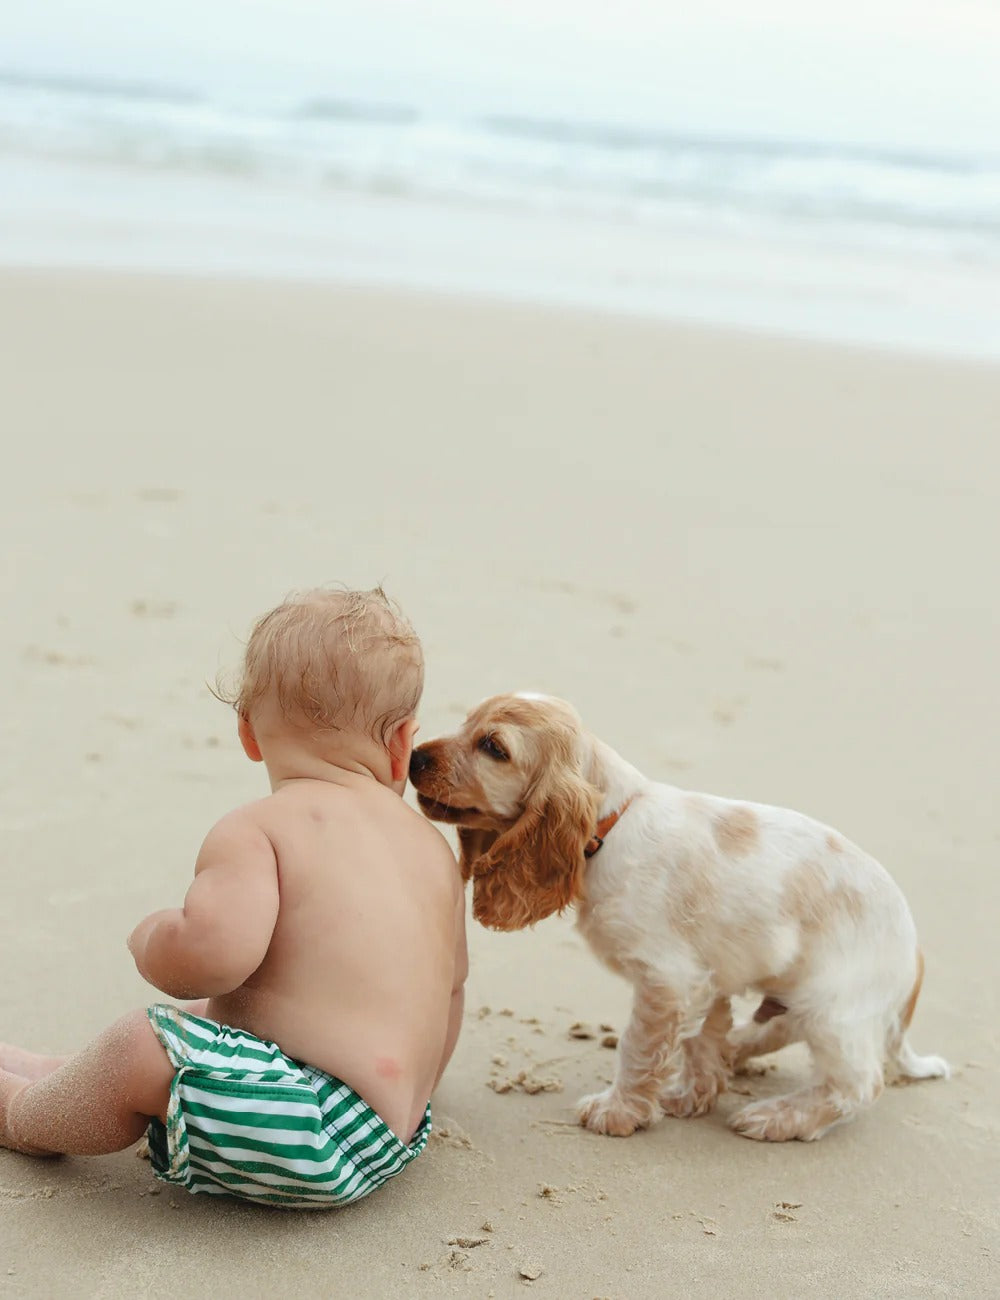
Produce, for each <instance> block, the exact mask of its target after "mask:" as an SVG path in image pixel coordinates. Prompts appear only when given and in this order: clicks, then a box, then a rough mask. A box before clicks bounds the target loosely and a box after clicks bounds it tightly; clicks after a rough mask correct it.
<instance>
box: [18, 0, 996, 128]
mask: <svg viewBox="0 0 1000 1300" xmlns="http://www.w3.org/2000/svg"><path fill="white" fill-rule="evenodd" d="M137 15H141V16H137ZM997 67H1000V0H936V2H935V3H926V2H925V0H905V2H904V0H835V2H834V0H795V2H794V3H793V2H792V0H754V2H753V3H750V2H749V0H691V2H690V3H685V4H683V5H681V4H674V3H671V0H653V2H651V0H642V2H641V0H615V2H614V3H611V0H530V2H529V0H145V2H144V3H143V4H142V5H141V6H137V5H136V4H135V2H134V0H32V2H31V3H30V4H15V3H11V2H10V0H8V2H7V3H3V4H0V68H4V69H8V70H9V69H20V70H32V71H37V72H58V73H72V74H76V75H91V76H102V77H120V78H121V79H123V80H147V79H154V80H164V81H168V82H171V83H178V84H180V85H186V86H191V87H194V88H199V89H209V90H210V89H213V88H215V87H218V86H228V87H230V88H235V89H238V90H241V91H244V92H249V93H258V94H268V93H273V94H290V93H292V92H294V93H301V94H321V93H328V94H340V95H349V96H352V97H358V98H369V99H376V100H380V101H385V100H389V101H397V102H398V101H402V102H407V103H413V102H416V103H418V104H420V105H423V106H427V107H432V108H433V107H442V108H448V107H449V106H452V107H454V106H458V107H461V108H472V109H478V110H484V111H491V112H495V111H507V112H515V113H525V114H529V113H530V114H535V115H545V116H551V117H571V118H575V119H580V118H589V119H591V120H594V121H618V122H634V123H642V124H644V125H649V124H650V123H653V124H655V125H657V126H660V127H662V128H666V129H681V130H683V129H688V130H695V131H703V132H706V133H712V132H729V133H733V132H735V133H747V134H751V135H776V136H780V137H785V138H787V137H789V136H796V137H800V138H809V139H816V138H820V139H830V140H836V141H856V142H861V143H879V144H885V143H897V144H901V145H910V146H917V147H931V148H957V149H968V150H977V149H978V150H990V151H993V152H996V151H1000V76H998V75H997V73H996V69H997Z"/></svg>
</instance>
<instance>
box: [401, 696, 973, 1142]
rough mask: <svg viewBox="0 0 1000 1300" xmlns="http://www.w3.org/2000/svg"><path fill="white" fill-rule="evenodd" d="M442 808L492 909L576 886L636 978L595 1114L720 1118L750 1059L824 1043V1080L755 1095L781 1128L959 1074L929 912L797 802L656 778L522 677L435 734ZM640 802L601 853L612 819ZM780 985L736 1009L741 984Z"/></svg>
mask: <svg viewBox="0 0 1000 1300" xmlns="http://www.w3.org/2000/svg"><path fill="white" fill-rule="evenodd" d="M411 779H412V780H413V782H414V784H415V786H416V788H417V791H418V793H419V797H420V802H421V805H422V807H423V808H424V811H425V812H426V813H427V815H428V816H430V817H432V818H435V819H437V820H441V821H450V822H453V823H456V824H457V825H458V827H459V838H460V843H461V858H462V862H461V865H462V871H463V874H464V876H465V878H466V879H470V878H471V879H472V880H473V882H474V903H473V908H474V914H475V916H476V917H477V919H479V920H480V921H482V922H483V923H484V924H485V925H488V926H492V927H494V928H497V929H505V930H509V929H519V928H521V927H522V926H525V925H531V924H534V922H535V921H538V920H541V919H542V918H543V917H544V916H548V915H550V914H551V913H552V912H555V911H561V910H562V908H564V907H566V906H567V905H569V904H571V903H572V904H575V906H576V909H577V922H578V925H579V928H580V931H581V933H582V934H583V935H584V937H585V938H586V939H587V941H588V943H589V944H590V946H591V947H592V949H593V950H594V952H595V953H596V954H597V956H598V957H599V958H601V960H602V961H604V962H605V964H606V965H608V966H609V967H610V968H611V969H612V970H613V971H616V972H617V973H619V974H621V975H623V976H624V977H625V978H626V979H628V980H629V981H630V982H631V983H632V985H633V987H634V1004H633V1010H632V1016H631V1019H630V1021H629V1024H628V1027H627V1028H626V1030H625V1032H624V1034H623V1035H622V1038H621V1042H620V1044H619V1049H618V1060H617V1071H616V1077H615V1080H614V1083H613V1084H612V1085H611V1087H610V1088H608V1089H607V1090H606V1091H604V1092H601V1093H597V1094H595V1095H594V1096H591V1097H585V1098H584V1099H583V1100H582V1102H581V1103H580V1108H579V1116H580V1120H581V1123H583V1124H585V1125H586V1126H587V1127H588V1128H590V1129H593V1130H595V1131H596V1132H599V1133H611V1134H617V1135H620V1136H625V1135H627V1134H629V1133H632V1132H634V1130H635V1129H637V1128H641V1127H644V1126H646V1125H649V1124H652V1123H653V1122H655V1121H656V1120H657V1119H658V1118H659V1117H660V1116H661V1114H663V1113H666V1114H669V1115H678V1116H689V1115H702V1114H705V1113H706V1112H707V1111H709V1110H710V1109H711V1108H712V1106H713V1105H714V1103H715V1100H716V1097H717V1096H718V1094H719V1092H720V1091H722V1090H723V1089H724V1088H725V1086H726V1080H727V1076H728V1073H729V1071H730V1069H732V1068H736V1069H739V1068H740V1067H741V1066H742V1065H743V1064H744V1063H745V1062H746V1061H747V1060H748V1059H750V1058H751V1057H755V1056H760V1055H763V1054H765V1053H768V1052H772V1051H776V1050H777V1049H778V1048H780V1047H784V1046H785V1045H786V1044H787V1043H791V1042H797V1041H804V1042H805V1043H807V1044H808V1046H809V1049H810V1051H811V1054H812V1058H813V1063H814V1073H815V1077H814V1080H813V1081H812V1083H811V1084H810V1085H809V1086H808V1087H805V1088H802V1089H800V1090H798V1091H795V1092H791V1093H789V1094H787V1095H784V1096H779V1097H774V1098H768V1099H766V1100H762V1101H755V1102H752V1103H751V1104H749V1105H746V1106H744V1107H742V1109H740V1110H739V1111H738V1112H737V1113H736V1114H735V1115H733V1116H732V1118H731V1119H730V1124H731V1125H732V1127H733V1128H734V1129H735V1130H736V1131H737V1132H738V1133H741V1134H743V1135H745V1136H746V1137H751V1138H757V1139H761V1140H767V1141H785V1140H787V1139H790V1138H799V1139H803V1140H811V1139H815V1138H818V1137H821V1136H822V1135H823V1134H824V1133H825V1132H826V1131H827V1130H828V1129H829V1128H831V1127H832V1126H833V1125H834V1124H837V1123H840V1122H841V1121H843V1120H846V1119H848V1118H850V1116H852V1115H853V1114H854V1113H855V1112H857V1111H858V1110H860V1109H861V1108H862V1107H865V1106H868V1105H870V1104H871V1103H872V1102H873V1101H875V1099H876V1098H877V1097H878V1096H879V1094H880V1092H881V1091H882V1087H883V1081H884V1078H885V1074H886V1070H887V1068H888V1071H889V1072H890V1073H891V1074H892V1075H894V1076H902V1077H906V1078H928V1077H931V1076H947V1074H948V1066H947V1064H946V1062H945V1061H943V1060H942V1059H941V1058H940V1057H936V1056H917V1055H916V1054H915V1053H914V1052H913V1050H912V1048H911V1047H910V1046H909V1044H908V1043H907V1041H906V1036H905V1035H906V1029H907V1027H908V1025H909V1022H910V1018H911V1016H912V1015H913V1009H914V1006H915V1004H916V999H917V994H918V992H919V989H920V981H921V978H922V974H923V959H922V957H921V954H920V950H919V948H918V947H917V936H916V929H915V927H914V923H913V918H912V916H911V914H910V910H909V908H908V906H907V904H906V900H905V899H904V897H903V895H902V893H901V892H900V890H899V888H898V886H897V885H896V884H895V882H894V881H893V880H892V879H891V877H890V876H889V874H888V873H887V872H886V871H885V870H884V869H883V868H882V867H881V866H880V865H879V863H877V862H876V861H875V860H874V859H873V858H871V857H869V856H868V855H867V854H866V853H864V852H862V850H861V849H859V848H858V847H857V846H856V845H854V844H852V843H850V842H849V841H848V840H846V839H845V838H844V837H843V836H842V835H840V834H838V833H837V832H836V831H833V830H831V829H830V828H829V827H827V826H823V825H821V824H820V823H818V822H816V821H813V820H812V819H811V818H809V817H806V816H803V815H802V814H801V813H797V812H792V811H790V810H789V809H786V808H776V807H770V806H768V805H765V804H757V803H745V802H737V801H734V800H731V799H722V798H718V797H716V796H713V795H705V794H693V793H689V792H687V791H684V790H680V789H678V788H676V787H674V786H670V785H663V784H660V783H658V782H654V781H650V780H647V778H646V777H644V776H643V775H642V774H641V773H640V772H639V771H637V770H636V768H634V767H633V766H632V765H631V764H630V763H628V762H626V761H625V759H623V758H621V757H620V756H619V755H618V754H616V753H615V751H614V750H613V749H611V748H610V747H609V746H607V745H605V744H603V743H602V742H601V741H600V740H598V739H596V737H594V736H592V735H590V734H589V733H588V732H587V731H586V730H585V729H584V728H583V726H582V724H581V721H580V719H579V716H578V715H577V713H576V711H575V710H574V709H573V708H572V707H571V706H570V705H569V704H567V703H565V702H564V701H562V700H557V699H555V698H554V697H547V696H537V695H502V696H496V697H493V698H492V699H490V700H487V701H485V702H484V703H483V704H482V705H480V706H479V707H478V708H477V709H475V710H474V711H473V712H472V713H471V714H470V715H469V717H468V718H467V719H466V721H465V723H464V724H463V726H462V727H461V729H460V730H459V731H458V732H457V733H456V734H455V735H454V736H451V737H445V738H442V739H440V740H434V741H430V742H429V743H428V744H426V745H422V746H420V748H419V749H418V750H417V751H416V753H415V757H414V760H413V763H412V766H411ZM626 804H627V805H628V806H627V808H626V810H625V812H624V813H623V814H622V816H621V818H620V820H619V821H618V822H617V823H616V824H615V825H614V826H613V828H612V829H610V831H609V832H608V834H607V836H606V838H605V840H604V843H603V845H602V847H601V848H600V849H599V851H598V852H597V853H595V854H594V856H592V857H591V858H590V859H589V860H588V859H586V858H585V856H584V849H585V847H586V846H587V843H588V840H590V838H591V836H592V835H593V834H594V828H595V826H596V825H597V822H598V821H599V820H600V819H602V818H604V817H605V816H607V815H609V814H611V813H614V812H615V811H617V810H619V809H622V808H624V807H625V805H626ZM748 991H750V992H756V993H758V994H761V995H762V1001H761V1004H760V1006H759V1007H758V1009H757V1012H756V1013H755V1018H754V1019H752V1020H751V1021H750V1022H749V1023H748V1024H746V1025H742V1026H740V1027H739V1028H737V1029H733V1028H732V1015H731V1011H730V999H731V998H732V997H733V996H735V995H739V994H743V993H746V992H748Z"/></svg>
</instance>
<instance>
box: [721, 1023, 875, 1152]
mask: <svg viewBox="0 0 1000 1300" xmlns="http://www.w3.org/2000/svg"><path fill="white" fill-rule="evenodd" d="M881 1033H882V1026H881V1024H875V1023H872V1022H870V1021H863V1022H861V1023H860V1024H852V1025H838V1026H829V1025H824V1026H822V1027H820V1026H810V1027H809V1029H808V1031H807V1032H806V1033H805V1035H804V1037H805V1039H806V1041H807V1042H808V1044H809V1047H810V1049H811V1051H812V1054H813V1060H814V1062H815V1067H816V1075H817V1078H818V1082H817V1083H816V1084H814V1085H813V1086H812V1087H811V1088H803V1089H801V1090H800V1091H798V1092H790V1093H786V1094H785V1095H784V1096H781V1097H770V1098H768V1099H766V1100H764V1101H755V1102H751V1104H750V1105H749V1106H744V1107H743V1108H742V1109H741V1110H738V1111H737V1112H736V1114H735V1115H733V1116H731V1117H730V1120H729V1124H730V1127H731V1128H733V1129H735V1131H736V1132H737V1133H739V1134H741V1135H742V1136H743V1137H748V1138H754V1139H755V1140H756V1141H758V1142H788V1141H791V1140H792V1139H797V1140H798V1141H800V1142H814V1141H815V1140H816V1139H817V1138H820V1137H822V1136H823V1134H824V1133H826V1132H827V1131H828V1130H829V1129H831V1128H832V1127H833V1126H834V1125H835V1124H841V1123H843V1122H844V1120H847V1119H850V1118H851V1116H852V1115H854V1114H856V1113H857V1112H858V1111H859V1110H862V1109H863V1108H864V1107H866V1106H870V1105H871V1104H872V1103H873V1102H874V1101H875V1100H876V1099H877V1098H878V1096H879V1095H880V1093H881V1092H882V1086H883V1079H882V1059H881V1057H882V1051H881V1045H880V1043H879V1037H880V1036H881Z"/></svg>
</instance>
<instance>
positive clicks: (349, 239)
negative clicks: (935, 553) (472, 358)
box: [0, 70, 1000, 355]
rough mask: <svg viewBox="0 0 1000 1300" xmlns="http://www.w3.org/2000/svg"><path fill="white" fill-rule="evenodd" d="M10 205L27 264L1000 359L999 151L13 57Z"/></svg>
mask: <svg viewBox="0 0 1000 1300" xmlns="http://www.w3.org/2000/svg"><path fill="white" fill-rule="evenodd" d="M0 196H2V197H0V260H3V261H5V262H8V263H11V262H12V263H20V264H25V263H28V264H36V265H37V264H50V265H51V264H56V265H80V264H82V265H103V266H123V267H131V268H135V267H141V268H143V269H147V270H154V271H155V270H172V271H193V272H200V273H229V274H232V273H239V274H255V273H259V274H268V275H275V274H288V275H295V276H303V275H305V276H310V275H314V276H316V277H317V278H330V277H332V278H337V279H349V280H356V281H363V282H367V281H377V282H379V283H396V282H398V283H402V284H411V285H414V286H416V287H423V288H442V289H446V290H455V289H465V290H473V291H479V292H503V293H508V294H514V295H516V296H526V297H537V298H539V299H541V300H546V301H548V300H559V301H567V302H573V303H574V304H577V305H592V306H598V307H600V306H605V307H612V308H615V309H622V310H641V311H647V312H648V311H653V312H657V313H659V314H663V315H668V316H670V315H673V316H677V317H680V318H697V319H706V320H710V321H713V322H714V323H721V324H734V325H739V326H752V327H754V326H756V327H761V326H763V327H770V328H777V329H779V330H791V331H793V332H802V333H805V334H815V333H819V334H821V335H822V334H828V335H831V336H836V337H847V338H856V339H858V340H859V341H862V342H874V343H881V344H885V345H888V346H892V345H900V344H901V345H911V346H918V347H929V348H932V349H938V348H940V347H945V348H949V347H952V350H957V351H960V352H968V353H973V354H984V355H994V354H996V353H1000V297H998V296H997V292H996V290H997V285H998V284H1000V149H998V151H997V152H989V151H985V150H982V149H980V150H978V151H977V150H967V149H958V148H955V149H953V150H950V151H949V150H945V149H942V148H941V147H937V148H916V147H912V146H909V147H904V146H899V145H895V146H893V145H885V146H878V145H870V144H865V145H859V144H857V143H844V144H837V143H831V142H830V141H829V140H828V139H824V140H813V141H810V140H809V139H804V138H797V137H796V136H795V135H794V134H788V135H787V137H784V138H777V137H775V136H772V135H768V136H758V135H753V134H748V133H746V132H745V131H739V132H736V131H734V132H732V133H728V134H726V133H719V132H717V131H716V132H705V133H700V132H696V131H692V130H690V129H687V130H672V129H670V127H669V125H668V124H665V123H664V122H663V121H662V120H657V121H655V122H650V123H648V124H646V125H643V124H641V123H638V124H637V123H629V124H622V123H620V122H602V121H600V120H595V119H591V118H587V117H585V116H574V117H572V118H570V117H565V116H563V117H560V116H559V115H553V116H545V115H538V114H527V113H523V112H519V111H516V110H515V109H513V108H511V109H510V110H509V111H500V112H497V111H492V112H485V111H479V110H474V109H473V108H471V107H466V108H464V109H463V107H462V106H461V105H460V104H457V105H456V106H454V107H451V108H449V107H443V106H442V105H441V103H440V102H438V103H436V104H434V105H433V106H430V105H428V104H426V103H421V102H419V101H418V100H417V99H413V98H406V97H402V96H401V97H399V98H392V97H386V96H381V97H378V98H375V97H372V98H364V99H359V98H354V97H340V96H337V95H317V94H303V93H302V92H300V91H292V92H290V93H289V92H286V93H276V92H274V91H273V90H271V91H269V92H267V93H262V92H260V91H258V92H256V93H254V92H252V91H246V90H242V89H241V90H233V89H231V88H228V89H225V90H223V89H222V88H219V87H215V88H213V87H212V86H211V85H198V84H193V85H192V84H187V83H184V82H181V81H178V82H177V83H176V84H175V83H173V82H169V81H168V82H154V81H146V80H127V79H120V80H119V79H109V78H106V77H96V76H95V77H89V76H56V75H42V74H39V73H37V72H34V71H32V72H23V71H16V70H8V71H6V72H2V73H0ZM932 282H933V283H932ZM935 286H936V288H935ZM824 295H825V296H824ZM782 302H783V303H784V306H783V307H782ZM830 303H832V304H833V308H832V309H831V310H830V311H827V310H826V306H829V304H830ZM755 304H756V305H755ZM866 322H867V324H866ZM949 340H951V343H950V344H949Z"/></svg>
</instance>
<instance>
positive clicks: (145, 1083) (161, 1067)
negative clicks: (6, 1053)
mask: <svg viewBox="0 0 1000 1300" xmlns="http://www.w3.org/2000/svg"><path fill="white" fill-rule="evenodd" d="M12 1059H13V1058H12ZM35 1059H36V1061H37V1060H45V1059H46V1058H35ZM48 1059H50V1060H51V1059H52V1058H48ZM29 1068H31V1067H30V1062H29ZM173 1077H174V1067H173V1066H172V1065H171V1063H170V1061H169V1059H168V1058H167V1054H166V1052H165V1051H164V1050H163V1048H162V1047H161V1046H160V1043H159V1040H158V1039H157V1037H156V1035H155V1034H154V1033H153V1030H152V1028H151V1026H150V1024H149V1021H148V1019H147V1018H146V1013H145V1011H133V1012H131V1013H130V1014H129V1015H127V1016H123V1017H122V1019H121V1020H119V1021H118V1022H117V1023H116V1024H114V1025H112V1026H111V1028H110V1029H106V1030H105V1031H104V1033H103V1034H100V1035H99V1036H98V1037H97V1038H95V1039H94V1041H93V1042H92V1043H91V1044H90V1045H89V1047H85V1048H84V1049H83V1051H82V1052H78V1053H77V1055H76V1056H71V1057H69V1058H68V1060H66V1061H65V1062H64V1063H63V1064H61V1065H58V1066H57V1067H55V1068H54V1069H52V1070H50V1071H48V1072H47V1073H44V1074H42V1075H41V1076H40V1077H36V1078H34V1079H32V1078H31V1077H26V1076H25V1075H21V1074H17V1073H15V1072H13V1071H11V1070H7V1069H3V1068H0V1146H5V1147H10V1148H12V1149H13V1150H15V1151H24V1152H27V1153H28V1154H29V1155H55V1154H61V1155H69V1156H97V1155H106V1154H108V1153H109V1152H111V1151H121V1150H123V1149H124V1148H125V1147H130V1146H131V1145H132V1144H133V1143H134V1142H137V1141H138V1140H139V1138H140V1137H142V1135H143V1133H144V1131H145V1129H146V1125H147V1124H148V1123H149V1120H150V1118H151V1117H152V1116H154V1115H155V1116H157V1117H158V1118H159V1119H164V1118H165V1116H166V1112H167V1102H168V1100H169V1097H170V1084H171V1081H172V1080H173Z"/></svg>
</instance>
